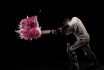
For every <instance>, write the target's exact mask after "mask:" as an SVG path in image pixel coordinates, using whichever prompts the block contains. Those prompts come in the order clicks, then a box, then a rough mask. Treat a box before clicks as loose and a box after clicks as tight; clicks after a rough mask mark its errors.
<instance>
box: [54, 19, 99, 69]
mask: <svg viewBox="0 0 104 70" xmlns="http://www.w3.org/2000/svg"><path fill="white" fill-rule="evenodd" d="M52 33H61V34H65V35H66V36H67V35H69V34H71V33H73V34H74V35H75V37H76V39H77V41H76V42H75V43H74V44H73V45H72V46H71V45H70V44H69V43H67V47H68V48H67V50H68V54H69V58H70V61H71V65H72V68H73V66H75V67H76V69H77V70H79V64H78V60H77V55H76V53H75V50H76V49H78V48H81V49H82V50H83V51H84V53H85V55H86V56H88V58H89V60H90V61H91V62H92V63H94V64H95V65H98V61H97V59H96V56H95V55H94V53H93V52H92V51H91V49H90V46H89V41H90V36H89V34H88V32H87V30H86V28H85V26H84V25H83V23H82V21H81V20H80V19H79V18H77V17H73V18H72V19H71V20H70V19H68V18H67V19H65V22H64V26H63V27H62V28H59V29H58V30H55V31H54V32H52ZM75 67H74V68H75ZM72 68H71V69H72Z"/></svg>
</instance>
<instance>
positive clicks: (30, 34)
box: [16, 16, 41, 40]
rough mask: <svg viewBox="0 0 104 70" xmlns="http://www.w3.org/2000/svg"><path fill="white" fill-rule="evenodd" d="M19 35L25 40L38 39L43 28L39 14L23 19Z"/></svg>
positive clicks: (18, 31)
mask: <svg viewBox="0 0 104 70" xmlns="http://www.w3.org/2000/svg"><path fill="white" fill-rule="evenodd" d="M16 32H17V33H19V35H20V36H19V37H20V38H21V39H24V40H32V39H37V38H39V37H40V36H41V28H40V27H39V24H38V20H37V16H33V17H27V18H25V19H22V20H21V22H20V24H19V30H16Z"/></svg>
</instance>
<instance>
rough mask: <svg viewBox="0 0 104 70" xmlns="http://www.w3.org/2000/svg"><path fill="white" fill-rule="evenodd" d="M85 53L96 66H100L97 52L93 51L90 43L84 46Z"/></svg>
mask: <svg viewBox="0 0 104 70" xmlns="http://www.w3.org/2000/svg"><path fill="white" fill-rule="evenodd" d="M82 49H83V51H84V53H85V55H86V56H87V57H88V59H89V60H90V62H92V63H94V64H95V65H96V66H99V65H100V63H99V62H98V60H97V58H96V56H95V54H94V53H93V52H92V51H91V49H90V46H89V44H87V45H85V46H83V47H82Z"/></svg>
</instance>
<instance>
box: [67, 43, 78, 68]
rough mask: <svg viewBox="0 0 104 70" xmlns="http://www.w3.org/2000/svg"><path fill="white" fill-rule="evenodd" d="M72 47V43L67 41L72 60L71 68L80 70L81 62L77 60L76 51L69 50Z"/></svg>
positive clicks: (70, 59)
mask: <svg viewBox="0 0 104 70" xmlns="http://www.w3.org/2000/svg"><path fill="white" fill-rule="evenodd" d="M69 48H70V44H69V43H67V52H68V55H69V61H70V70H74V69H75V70H79V63H78V60H77V55H76V53H75V51H71V50H69Z"/></svg>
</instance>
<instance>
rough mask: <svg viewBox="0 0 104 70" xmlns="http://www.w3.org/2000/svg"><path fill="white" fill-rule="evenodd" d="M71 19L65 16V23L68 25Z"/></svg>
mask: <svg viewBox="0 0 104 70" xmlns="http://www.w3.org/2000/svg"><path fill="white" fill-rule="evenodd" d="M70 21H71V20H70V19H69V18H65V19H64V22H63V24H64V25H67V24H68V23H69V22H70Z"/></svg>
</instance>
